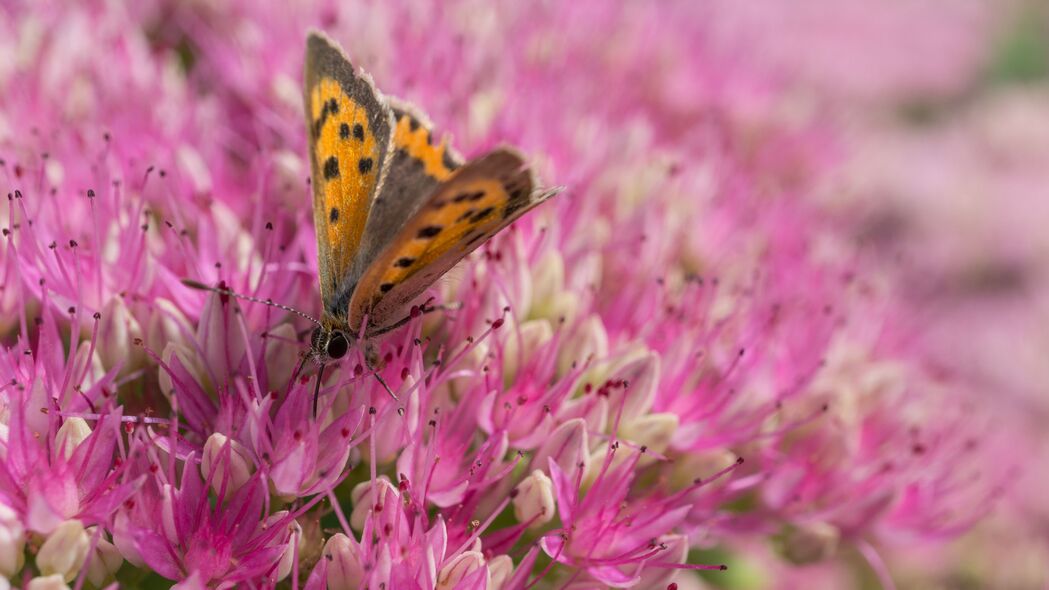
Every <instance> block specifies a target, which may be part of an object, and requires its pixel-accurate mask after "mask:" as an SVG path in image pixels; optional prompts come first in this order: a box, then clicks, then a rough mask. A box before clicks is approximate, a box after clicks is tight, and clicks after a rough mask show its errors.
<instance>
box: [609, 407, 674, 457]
mask: <svg viewBox="0 0 1049 590" xmlns="http://www.w3.org/2000/svg"><path fill="white" fill-rule="evenodd" d="M679 423H680V420H679V418H678V417H677V414H669V413H661V414H645V415H643V416H640V417H637V418H634V419H633V420H623V423H622V424H620V426H619V435H620V436H621V437H623V438H624V439H626V440H629V441H630V442H632V443H634V444H636V445H638V446H644V447H647V449H648V450H649V451H651V452H653V453H660V454H662V453H664V452H666V450H667V447H669V446H670V440H671V439H672V438H674V433H675V432H677V427H678V424H679Z"/></svg>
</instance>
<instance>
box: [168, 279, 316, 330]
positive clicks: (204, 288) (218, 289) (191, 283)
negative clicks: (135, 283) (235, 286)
mask: <svg viewBox="0 0 1049 590" xmlns="http://www.w3.org/2000/svg"><path fill="white" fill-rule="evenodd" d="M182 284H183V285H185V286H187V287H189V288H190V289H197V290H198V291H211V292H212V293H218V294H219V295H229V296H230V297H236V298H237V299H243V300H244V301H251V302H252V303H261V304H263V305H268V306H270V307H276V308H277V309H282V310H284V311H288V312H291V313H293V314H295V315H297V316H299V317H301V318H306V319H307V320H309V321H311V322H313V323H314V324H317V325H318V326H319V325H321V323H320V321H318V320H317V318H315V317H313V316H311V315H309V314H305V313H302V312H301V311H299V310H297V309H295V308H294V307H288V306H287V305H281V304H280V303H274V302H273V300H272V299H259V298H258V297H251V296H250V295H241V294H240V293H237V292H235V291H230V290H229V289H225V288H222V287H210V286H208V285H205V284H204V283H201V282H199V281H194V280H193V279H182Z"/></svg>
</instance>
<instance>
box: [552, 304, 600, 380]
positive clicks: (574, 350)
mask: <svg viewBox="0 0 1049 590" xmlns="http://www.w3.org/2000/svg"><path fill="white" fill-rule="evenodd" d="M559 351H560V353H561V354H560V355H559V356H558V358H557V372H558V374H559V375H565V374H567V373H568V372H569V371H570V370H571V369H572V363H580V364H582V363H585V362H586V361H587V359H589V358H591V357H593V358H603V357H606V356H608V332H607V331H606V330H605V324H604V322H602V321H601V317H600V316H597V315H592V316H590V317H589V318H587V319H586V320H585V321H583V322H582V324H581V325H580V326H579V328H578V329H577V330H576V331H575V332H573V333H572V335H571V336H570V337H569V339H568V341H567V342H565V344H564V345H562V346H561V347H559Z"/></svg>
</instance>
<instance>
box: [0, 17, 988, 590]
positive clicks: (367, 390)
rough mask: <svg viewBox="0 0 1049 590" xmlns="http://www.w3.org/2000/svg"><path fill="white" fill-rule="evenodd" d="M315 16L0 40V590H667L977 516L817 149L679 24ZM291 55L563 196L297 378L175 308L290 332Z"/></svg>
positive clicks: (66, 22) (962, 447) (298, 134)
mask: <svg viewBox="0 0 1049 590" xmlns="http://www.w3.org/2000/svg"><path fill="white" fill-rule="evenodd" d="M318 4H319V5H318V6H302V5H300V6H296V7H295V8H294V9H291V8H286V7H283V5H281V6H271V7H263V6H260V5H259V4H258V3H256V2H248V1H243V2H241V1H233V2H228V3H221V4H219V5H210V4H206V3H192V2H191V3H182V2H165V1H160V0H156V1H148V2H143V3H136V4H134V5H122V4H120V3H107V4H104V5H102V6H93V7H88V6H77V5H71V6H62V7H58V6H50V5H48V4H46V3H39V4H36V3H34V4H32V5H26V6H19V7H5V8H0V11H2V12H3V14H4V15H5V18H4V19H0V87H3V88H5V89H6V90H5V93H4V96H3V97H2V98H0V101H2V103H0V104H2V105H3V109H2V110H0V158H2V160H0V180H2V182H3V187H4V192H5V193H9V194H8V196H7V206H6V207H3V208H0V226H2V227H3V238H2V239H0V255H2V257H0V336H2V337H3V339H4V340H3V342H4V347H3V351H2V354H0V574H3V575H4V576H5V577H8V578H10V579H11V580H13V581H14V583H15V584H18V585H22V586H23V587H25V588H36V589H44V588H63V587H67V586H69V585H72V586H75V587H77V588H80V587H84V586H85V585H87V586H88V587H105V586H107V585H108V584H110V583H112V582H114V581H115V582H118V583H121V584H125V585H128V586H130V587H133V586H135V585H139V584H148V583H156V582H158V581H159V580H161V579H163V580H168V581H170V583H176V584H177V587H178V588H187V589H188V588H231V587H273V586H276V585H277V584H283V585H287V586H289V587H299V585H303V586H304V587H306V588H325V587H327V588H333V589H336V588H340V589H341V588H358V587H369V588H384V587H385V588H439V589H442V590H445V589H453V588H459V589H483V588H490V589H493V590H498V589H507V590H509V589H524V588H533V587H541V588H547V587H550V588H553V587H558V588H575V589H580V590H581V589H585V588H600V587H636V588H678V587H686V586H688V585H690V584H693V585H694V584H697V583H698V582H697V581H696V580H697V578H696V573H695V572H697V571H701V570H721V569H724V568H725V566H724V565H723V564H722V563H721V560H720V559H719V558H714V559H708V558H707V557H705V556H706V555H707V554H705V553H703V552H702V549H706V548H710V547H712V546H718V547H720V548H723V549H725V550H731V551H745V550H746V549H745V548H746V547H747V546H748V545H749V544H752V543H754V542H756V541H757V542H763V541H770V542H773V543H775V545H776V546H777V547H778V548H779V549H778V550H779V553H780V554H781V556H782V557H783V558H785V559H786V560H789V561H791V562H794V563H812V562H818V561H823V560H829V559H832V558H833V557H834V556H835V555H836V552H837V547H838V546H839V545H840V544H849V545H850V546H854V547H858V548H860V549H861V550H862V551H864V552H865V553H867V554H869V555H870V556H871V557H870V559H871V560H872V562H873V563H877V557H876V552H875V551H874V547H875V546H876V545H877V544H878V543H882V542H888V541H890V540H893V538H897V537H909V538H924V537H932V536H943V535H950V534H954V533H956V532H957V531H960V530H963V529H964V528H965V527H966V526H968V525H969V524H970V523H971V522H973V521H974V520H975V519H977V518H979V517H980V516H981V515H982V514H983V513H984V512H985V510H986V504H987V502H986V500H987V498H988V496H989V495H991V494H993V493H994V487H993V486H994V484H995V483H997V481H998V477H999V474H998V473H997V472H995V471H994V470H993V469H992V465H991V464H990V463H989V462H988V461H986V460H985V459H984V456H983V455H982V454H981V452H980V451H981V449H982V447H981V445H980V444H979V443H980V440H979V439H980V437H979V436H977V435H976V434H974V433H975V432H978V431H979V427H978V425H973V424H971V423H969V422H970V421H968V420H967V419H966V418H967V416H969V414H968V413H966V412H965V411H959V412H957V413H956V414H953V413H952V412H951V410H952V409H953V408H952V406H951V404H950V401H949V399H948V397H947V396H946V395H945V390H947V389H949V388H950V387H952V386H953V385H952V382H951V381H950V380H949V379H948V378H947V377H945V376H944V375H942V374H939V373H936V372H934V371H931V370H930V369H929V367H928V366H926V364H925V363H924V362H923V360H922V353H921V351H920V350H918V349H916V348H915V347H913V346H911V345H910V343H909V341H908V339H907V337H906V332H905V330H906V326H904V325H901V324H902V322H901V320H900V317H899V316H898V315H897V314H895V313H894V308H893V296H892V291H891V289H889V288H887V287H886V286H885V285H883V284H882V283H881V282H879V279H878V276H877V275H876V274H875V273H876V269H874V268H869V269H868V268H866V267H863V268H861V267H860V264H861V263H860V262H859V261H858V260H857V259H856V258H855V257H854V256H853V255H852V254H851V253H850V249H849V247H848V246H847V244H846V243H845V242H844V236H843V235H842V232H841V228H840V227H838V226H837V225H836V224H834V223H833V222H831V220H830V219H828V218H826V217H825V216H824V215H823V214H822V213H821V212H820V211H819V210H818V209H816V208H814V207H813V205H812V204H811V203H810V202H808V201H807V200H806V196H807V194H808V193H809V192H810V191H814V190H816V187H817V186H818V185H819V184H820V180H821V178H822V177H823V175H825V174H827V171H828V169H829V168H830V167H832V166H833V165H834V155H833V151H834V150H833V149H832V145H831V144H832V142H833V140H832V138H830V137H828V132H827V130H826V129H825V128H824V127H823V126H822V125H821V122H820V121H810V120H798V119H797V118H792V117H788V116H785V115H784V113H783V112H782V111H780V110H777V109H776V108H774V106H775V105H777V101H778V100H780V98H781V97H782V96H783V94H782V89H781V88H780V87H779V85H778V84H777V83H776V82H775V81H773V80H771V79H770V78H768V77H767V75H766V74H765V73H762V71H761V70H759V69H748V68H746V67H737V66H739V65H740V62H737V61H736V60H735V58H734V56H733V55H732V54H731V53H725V52H724V51H723V47H722V46H721V45H720V44H719V42H718V41H717V37H718V35H717V34H715V33H716V31H713V30H712V29H711V27H710V25H709V15H707V14H705V13H704V12H703V11H699V10H696V9H695V8H694V7H692V6H690V5H689V3H684V2H683V3H678V4H673V3H671V4H667V5H665V6H664V5H659V6H657V5H655V4H652V5H648V4H630V3H628V4H622V5H615V4H610V3H606V2H599V1H593V2H591V1H584V2H576V3H569V4H563V5H561V4H549V5H534V6H526V5H514V4H511V3H506V4H505V5H500V6H498V7H497V8H496V9H493V8H492V7H491V6H490V5H489V4H488V3H485V2H479V1H474V0H463V1H458V2H453V3H450V4H448V5H442V7H441V8H439V9H438V8H437V7H436V5H434V6H430V5H427V4H426V3H423V2H408V3H390V4H372V3H359V4H358V3H351V4H346V5H339V4H332V5H328V4H326V3H318ZM668 11H669V12H670V14H667V12H668ZM311 26H314V27H321V28H323V29H325V30H326V31H327V32H329V34H330V35H331V36H332V37H334V38H336V39H338V40H340V41H342V42H343V43H344V44H345V45H346V48H347V50H348V52H349V54H350V55H351V56H353V58H354V59H355V60H356V61H358V63H359V64H360V65H362V66H364V67H365V68H366V69H368V70H369V71H370V72H371V73H372V74H373V76H374V77H375V79H376V80H377V81H378V84H379V86H380V88H383V89H384V90H386V91H388V92H390V93H391V94H397V95H399V96H403V97H404V98H407V99H410V100H413V101H415V102H417V103H419V104H421V105H423V106H424V107H425V108H426V110H427V111H428V112H430V114H431V117H432V118H433V119H434V120H435V121H437V122H438V126H439V127H441V128H443V129H447V130H448V131H450V132H451V133H453V134H454V135H455V137H456V138H457V144H458V145H459V146H460V147H461V148H462V151H463V152H464V153H466V154H476V153H479V151H481V150H483V149H485V148H487V147H491V146H492V145H495V144H496V143H499V142H509V143H514V144H516V145H519V146H520V147H521V148H522V149H523V150H525V151H526V152H528V153H530V154H532V155H533V159H534V160H535V161H536V162H537V166H539V167H540V168H541V169H542V171H543V177H544V178H545V179H547V181H548V182H549V183H551V184H562V185H564V186H565V187H566V189H565V190H564V193H563V194H562V195H560V196H559V197H557V198H556V199H554V200H553V201H551V202H550V203H549V204H547V205H544V206H543V207H542V208H540V209H539V210H537V211H536V212H535V213H534V214H531V215H529V216H528V217H526V218H525V219H524V220H522V222H520V223H518V224H516V225H515V226H514V227H512V228H510V229H509V230H507V231H506V232H504V233H503V234H501V235H500V236H498V237H497V238H495V239H494V240H492V241H491V242H490V243H488V244H486V245H485V246H484V247H483V248H482V249H481V250H479V251H478V252H477V253H475V254H474V255H471V256H470V257H469V258H468V259H467V260H466V261H464V263H463V264H461V265H460V266H459V267H457V268H456V269H454V270H453V271H452V272H451V273H449V276H448V277H446V278H445V279H443V280H442V281H440V282H439V283H438V284H437V285H436V286H435V287H434V288H433V289H431V291H430V293H428V294H427V297H432V298H433V299H434V300H435V301H438V302H444V303H454V304H455V305H449V306H447V308H446V309H442V310H441V311H437V312H435V313H432V314H429V315H424V316H418V317H413V318H412V319H411V321H409V322H408V323H407V324H406V325H405V326H404V327H403V328H400V329H398V330H396V331H394V332H391V333H390V334H388V335H386V336H383V337H381V338H376V339H372V340H369V341H368V342H358V343H356V344H357V345H356V346H355V347H354V348H353V349H351V351H350V354H348V355H347V356H346V357H345V358H344V359H342V361H341V362H340V364H339V365H338V366H333V367H331V368H329V369H328V370H327V371H326V372H325V373H324V374H323V376H322V375H320V374H318V372H317V371H316V368H315V367H313V366H311V365H310V364H309V363H308V362H302V361H303V358H304V356H303V355H304V349H305V347H306V344H305V342H304V336H305V334H308V331H309V328H310V327H311V326H310V324H309V323H308V322H306V321H305V320H304V319H303V318H302V317H300V316H298V315H295V314H289V313H286V312H285V311H283V310H282V309H280V308H277V307H272V306H267V305H262V304H260V303H246V302H243V301H239V300H238V299H236V298H233V297H230V296H228V295H226V294H221V295H220V294H217V293H211V292H201V291H197V290H192V289H189V288H187V287H186V286H185V285H184V284H183V283H182V282H181V279H183V278H190V279H192V280H195V281H200V282H204V283H208V284H214V285H222V286H223V287H224V288H228V289H230V290H232V291H235V292H237V293H241V294H244V295H247V296H251V297H256V298H260V299H263V300H266V299H269V300H272V301H277V302H282V303H286V304H290V305H294V306H296V307H299V308H302V309H303V310H304V311H306V312H310V311H311V310H313V309H316V308H317V306H318V303H319V302H318V296H317V295H316V282H317V281H316V272H315V269H316V252H315V246H314V244H315V242H314V234H313V231H312V230H311V229H310V225H311V224H310V221H309V219H310V216H311V211H310V206H309V204H308V203H309V196H308V195H309V188H308V185H307V175H308V170H309V166H308V164H307V163H306V161H305V159H304V154H305V130H304V129H303V125H302V119H303V117H302V112H301V108H302V107H301V88H300V86H299V80H300V78H301V76H300V74H301V60H302V51H303V39H304V36H305V32H306V31H307V30H308V29H309V27H311ZM610 34H613V36H614V38H615V43H608V42H607V40H608V39H609V35H610ZM613 89H614V90H613ZM406 313H407V312H406ZM373 373H378V375H375V374H373ZM377 376H378V377H381V381H380V380H379V379H377V378H376V377H377ZM386 386H388V387H389V388H390V389H391V391H392V392H393V393H394V394H395V396H396V397H391V396H390V395H389V394H388V393H387V391H386V389H385V387H386ZM315 396H316V398H315ZM315 403H316V404H317V406H316V408H317V409H316V411H315V410H314V404H315ZM959 466H965V468H964V469H962V468H960V467H959ZM890 533H891V534H890ZM713 575H718V574H713Z"/></svg>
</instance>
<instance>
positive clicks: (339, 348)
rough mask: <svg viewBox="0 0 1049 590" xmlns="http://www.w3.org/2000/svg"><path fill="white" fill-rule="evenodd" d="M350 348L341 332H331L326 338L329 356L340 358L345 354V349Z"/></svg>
mask: <svg viewBox="0 0 1049 590" xmlns="http://www.w3.org/2000/svg"><path fill="white" fill-rule="evenodd" d="M349 349H350V343H349V342H347V340H346V336H345V335H344V334H343V333H342V332H332V334H331V338H330V339H329V340H328V348H327V351H326V352H327V353H328V357H329V358H333V359H341V358H342V357H344V356H346V351H348V350H349Z"/></svg>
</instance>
